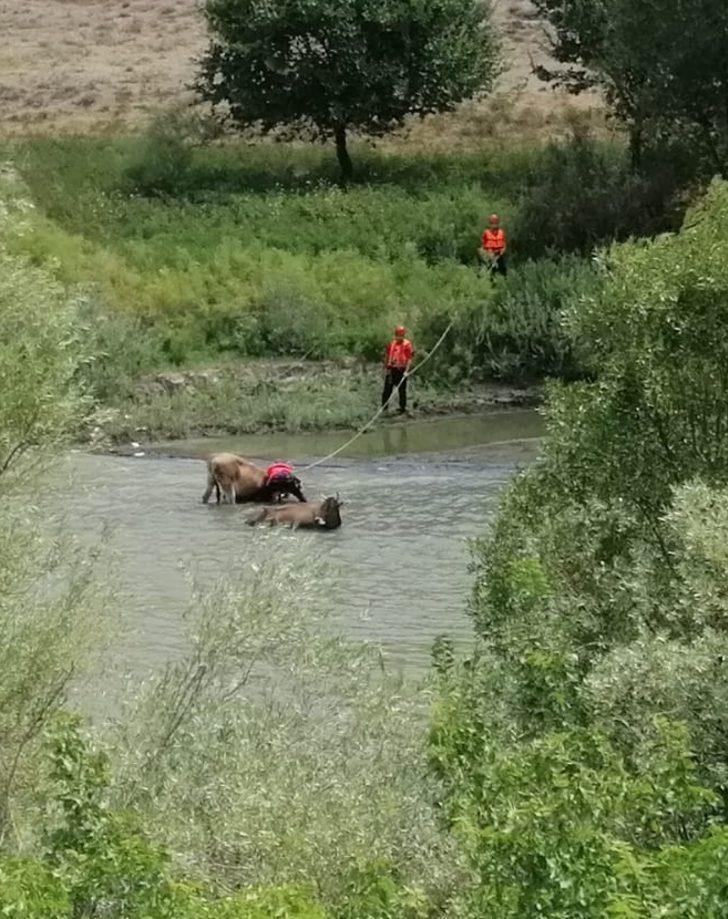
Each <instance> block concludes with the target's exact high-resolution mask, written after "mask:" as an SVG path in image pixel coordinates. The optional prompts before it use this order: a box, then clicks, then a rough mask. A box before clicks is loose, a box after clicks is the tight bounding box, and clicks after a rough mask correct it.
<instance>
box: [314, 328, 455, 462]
mask: <svg viewBox="0 0 728 919" xmlns="http://www.w3.org/2000/svg"><path fill="white" fill-rule="evenodd" d="M454 324H455V320H454V319H451V320H450V322H449V324H448V326H447V328H446V329H445V331H444V332H443V333H442V335H441V336H440V337H439V338H438V339H437V341H436V342H435V346H434V348H432V349H431V350H430V351H428V352H427V354H426V355H425V356H424V357H423V358H422V360H421V361H420V362H419V364H415V366H414V367H413V368H412V370H410V372H409V373H408V374H407V375H406V376H405V377H403V378H402V379H401V380H400V382H399V383H397V385H396V386H395V387H394V389H393V390H392V395H394V393H395V392H397V393H398V392H399V387H400V386H401V385H402V383H404V381H405V380H408V379H409V378H410V377H412V376H414V375H415V373H417V371H418V370H419V369H420V368H421V367H423V366H424V365H425V364H426V363H427V362H428V361H429V359H430V358H431V357H432V355H433V354H434V353H435V352H436V351H437V349H438V348H439V347H440V345H441V344H442V343H443V342H444V341H445V339H446V338H447V335H448V332H449V331H450V329H451V328H452V327H453V325H454ZM390 398H391V397H390ZM386 407H387V406H386V405H380V406H379V408H378V409H377V411H376V412H375V413H374V414H373V415H372V417H371V418H370V419H369V421H367V423H366V424H365V425H363V426H362V427H360V428H359V430H358V431H356V433H355V434H353V435H352V436H351V437H350V438H349V439H348V440H347V441H345V442H344V443H343V444H342V445H341V446H340V447H337V448H336V450H332V451H331V453H327V454H326V456H323V457H322V458H321V459H319V460H316V462H314V463H309V464H308V466H301V467H300V469H301V472H308V470H309V469H315V468H316V467H317V466H322V465H323V464H324V463H326V462H328V461H329V460H331V459H333V458H334V457H335V456H338V455H339V453H342V452H343V451H344V450H346V448H347V447H350V446H351V445H352V444H353V443H355V442H356V441H357V440H358V439H359V438H360V437H361V436H362V434H366V432H367V431H368V430H369V428H370V427H371V426H372V425H373V424H374V422H375V421H376V420H377V419H378V418H379V416H380V415H381V414H382V412H383V411H384V410H385V408H386Z"/></svg>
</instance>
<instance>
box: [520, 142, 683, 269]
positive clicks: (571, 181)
mask: <svg viewBox="0 0 728 919" xmlns="http://www.w3.org/2000/svg"><path fill="white" fill-rule="evenodd" d="M688 180H689V177H688V175H686V174H685V172H684V170H681V169H680V168H679V167H678V163H677V160H676V159H674V158H671V157H670V154H669V152H667V153H665V154H664V157H663V161H660V159H659V158H658V157H656V156H653V157H652V158H651V159H650V162H649V163H646V164H645V168H644V170H643V171H640V172H634V171H633V170H632V168H631V165H630V163H629V158H628V156H627V154H626V153H625V151H624V150H623V148H622V147H621V146H613V147H608V146H604V145H602V144H597V143H596V142H595V141H593V140H591V139H590V138H589V137H588V136H585V135H584V134H583V133H579V132H577V133H575V134H574V135H573V136H572V137H571V139H570V140H569V141H568V142H566V143H564V144H556V143H552V144H550V145H549V147H547V149H546V151H545V153H544V154H543V156H542V159H541V160H540V161H539V162H537V163H535V164H534V166H533V168H532V170H531V172H530V175H528V176H527V177H526V179H525V182H524V185H525V187H524V189H523V190H522V192H521V195H520V200H519V208H518V213H517V217H516V220H515V223H514V226H513V229H512V236H513V239H514V241H515V249H516V251H518V252H519V253H520V254H521V257H523V256H529V257H530V258H540V257H542V256H544V255H548V254H552V255H553V254H554V253H557V252H559V253H564V252H578V253H581V254H583V255H587V254H589V253H590V252H591V251H592V250H593V249H594V248H595V247H596V246H598V245H599V244H603V243H608V242H611V241H613V240H624V239H627V238H628V237H630V236H653V235H655V234H656V233H659V232H663V231H665V230H670V229H676V228H677V226H678V225H679V220H680V217H681V214H682V206H681V203H682V202H681V198H680V190H681V188H682V187H684V185H685V184H686V182H687V181H688Z"/></svg>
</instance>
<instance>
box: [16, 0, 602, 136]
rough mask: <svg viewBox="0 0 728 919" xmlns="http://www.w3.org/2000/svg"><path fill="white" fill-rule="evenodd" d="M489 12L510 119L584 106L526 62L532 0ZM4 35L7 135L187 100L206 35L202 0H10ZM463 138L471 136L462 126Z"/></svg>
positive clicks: (486, 113)
mask: <svg viewBox="0 0 728 919" xmlns="http://www.w3.org/2000/svg"><path fill="white" fill-rule="evenodd" d="M494 11H495V17H496V21H497V23H498V25H499V27H500V28H501V29H502V33H503V40H504V53H505V57H506V61H507V64H508V69H507V72H506V73H505V74H504V75H503V77H502V78H501V81H500V84H499V88H500V90H501V93H505V94H507V95H508V99H509V102H508V106H507V108H508V111H509V120H511V119H512V117H513V115H514V112H513V101H514V100H513V96H514V94H516V95H517V96H518V99H517V109H518V115H519V117H520V118H521V119H522V120H524V121H525V122H526V124H527V125H531V126H533V127H539V128H540V127H542V126H543V124H544V123H545V122H546V123H548V122H549V121H551V120H553V118H554V116H556V117H557V119H558V120H561V115H562V114H563V111H564V109H565V108H570V107H573V106H574V105H576V104H578V107H579V108H583V107H584V105H585V102H584V100H579V101H578V103H575V102H574V101H573V100H570V99H565V98H564V97H563V95H561V94H558V93H554V92H552V91H551V90H550V89H548V88H547V87H545V86H543V85H540V84H539V83H538V81H537V80H535V79H534V78H533V76H532V75H531V73H530V66H531V64H530V62H531V59H533V60H537V61H540V62H542V61H543V60H544V58H545V54H544V51H543V49H542V47H541V45H542V35H543V33H542V27H541V24H540V23H539V22H538V21H537V20H536V18H535V14H534V10H533V7H532V6H531V3H530V0H496V2H495V4H494ZM0 34H2V35H3V36H4V38H5V41H4V43H5V46H6V49H7V50H6V52H5V54H4V55H3V56H2V57H0V132H2V133H4V134H9V133H13V134H15V133H21V132H27V131H28V130H33V131H48V130H51V131H77V130H83V131H86V130H94V131H99V130H104V131H108V130H110V131H114V130H119V129H121V128H123V127H126V126H129V125H133V124H138V123H139V122H143V121H144V120H145V119H146V118H148V116H149V114H150V113H151V112H154V111H155V110H157V109H159V108H160V107H164V106H169V105H171V104H174V103H175V102H180V101H184V100H185V99H186V98H189V97H190V92H189V89H188V88H187V85H186V84H188V83H189V81H190V80H191V79H192V76H193V74H194V69H195V66H194V61H195V58H196V57H197V56H198V55H199V54H200V52H201V51H202V50H203V48H204V46H205V41H206V39H205V27H204V21H203V18H202V15H201V13H200V9H199V2H198V0H161V2H155V0H122V2H114V3H110V2H109V0H26V2H22V3H21V2H19V0H6V2H0ZM587 104H589V102H588V100H587ZM494 106H495V110H494V111H493V109H494ZM499 106H500V108H499ZM503 110H504V106H503V104H502V102H499V100H498V99H497V98H496V99H495V101H494V102H491V103H488V104H486V105H480V106H478V107H477V110H475V111H473V110H471V111H469V120H471V121H472V120H473V118H474V120H475V122H476V130H481V129H482V128H484V129H485V133H486V134H487V133H489V132H488V124H490V123H491V121H492V120H493V118H494V116H495V124H498V123H499V122H500V121H501V120H502V113H503ZM524 113H525V117H524ZM479 121H483V122H484V125H480V127H478V122H479ZM434 127H435V130H434V131H430V129H429V128H428V131H429V133H431V134H432V135H433V136H434V138H435V139H437V136H438V135H439V134H441V133H444V134H445V135H447V136H448V137H449V138H450V140H451V141H454V140H455V138H454V137H453V136H452V135H453V133H455V134H457V135H460V134H461V133H462V132H461V131H459V130H456V131H454V128H455V127H456V125H455V124H454V123H453V121H452V116H451V117H450V118H449V119H448V118H446V119H443V120H441V121H436V122H435V123H434ZM457 127H460V126H459V125H457ZM419 130H420V129H419V128H418V136H419ZM460 139H461V140H466V141H467V132H466V134H465V136H464V137H462V138H460Z"/></svg>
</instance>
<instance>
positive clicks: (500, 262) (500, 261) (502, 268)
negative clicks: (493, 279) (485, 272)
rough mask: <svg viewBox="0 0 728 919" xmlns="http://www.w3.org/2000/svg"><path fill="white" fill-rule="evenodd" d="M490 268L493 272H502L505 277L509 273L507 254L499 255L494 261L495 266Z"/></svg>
mask: <svg viewBox="0 0 728 919" xmlns="http://www.w3.org/2000/svg"><path fill="white" fill-rule="evenodd" d="M490 270H491V273H492V274H502V275H503V277H505V276H506V275H507V274H508V266H507V265H506V257H505V255H499V256H498V258H497V259H495V261H494V262H493V267H492V268H491V269H490Z"/></svg>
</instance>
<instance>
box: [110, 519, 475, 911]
mask: <svg viewBox="0 0 728 919" xmlns="http://www.w3.org/2000/svg"><path fill="white" fill-rule="evenodd" d="M269 554H270V555H271V556H272V555H275V561H269V562H267V563H264V564H260V565H255V564H254V565H248V566H246V568H245V570H244V571H243V573H242V574H241V575H240V576H239V577H238V578H237V579H235V580H234V581H229V580H228V581H227V582H225V583H221V584H219V585H218V587H217V588H216V589H214V590H212V591H211V592H210V591H208V592H206V593H201V594H198V595H197V596H195V597H194V598H193V600H192V603H191V606H190V610H189V613H188V617H187V618H188V630H189V651H188V653H187V654H186V655H185V656H184V657H183V658H182V659H180V660H178V661H176V662H174V663H171V664H169V665H168V666H167V667H166V668H164V669H163V670H162V671H161V672H160V673H158V674H157V675H155V676H153V677H152V678H151V679H150V680H149V681H148V682H147V683H146V684H145V685H144V686H142V687H141V689H140V690H139V692H138V693H137V694H136V697H135V698H133V699H132V700H131V701H130V704H129V707H128V708H127V710H126V712H125V715H124V717H123V719H122V720H121V722H120V725H119V728H118V730H117V731H116V733H115V735H114V739H113V744H114V747H115V750H116V753H115V761H116V764H117V775H118V777H119V785H118V786H117V789H116V795H117V801H118V803H119V805H121V806H123V807H134V808H135V809H137V810H138V811H140V812H141V813H143V814H144V815H146V824H147V826H149V827H151V828H153V833H154V836H155V837H156V838H157V839H158V840H159V841H162V842H164V843H165V845H166V846H167V847H168V848H169V850H170V851H171V852H173V853H174V854H175V856H176V859H177V860H178V863H180V864H183V865H185V867H186V869H187V870H188V871H192V872H195V873H198V874H199V875H200V876H202V877H206V878H208V879H214V880H216V881H217V882H218V883H222V884H224V885H233V886H239V885H248V884H289V883H300V882H302V881H308V882H311V883H313V884H314V885H315V887H316V889H317V891H318V892H319V894H320V895H321V896H322V897H323V898H324V900H325V901H327V902H329V903H331V902H333V901H336V899H337V897H339V896H341V894H342V891H343V890H344V888H345V887H346V886H347V884H348V883H349V881H350V878H351V875H352V873H353V872H355V871H356V870H358V869H359V868H360V867H361V866H364V865H372V864H375V863H377V862H379V863H380V864H381V865H382V866H384V865H388V866H390V867H391V868H394V870H396V871H397V873H398V875H399V876H400V877H401V878H402V881H403V883H404V884H406V885H408V886H411V887H419V888H421V889H427V890H428V891H429V892H432V893H434V892H438V891H439V893H438V896H442V895H444V893H445V892H446V891H447V890H448V889H449V885H450V884H452V882H453V880H454V876H455V875H454V872H456V870H457V866H456V864H455V863H454V862H453V861H452V858H451V853H450V851H449V846H448V842H447V839H446V837H444V836H443V835H441V833H440V829H439V828H438V824H437V818H436V815H435V812H434V811H433V810H432V809H431V804H430V802H431V801H432V799H433V797H434V795H435V788H434V787H433V786H432V785H431V784H430V780H429V779H428V777H427V775H426V768H425V763H424V759H423V741H424V735H425V732H426V722H425V718H424V715H425V711H426V695H425V694H422V695H420V694H419V693H417V692H413V691H412V690H411V689H406V688H405V687H404V686H402V685H401V684H400V682H399V680H398V679H397V678H395V677H393V676H391V675H388V674H387V673H386V672H385V671H384V670H383V669H382V667H381V662H380V661H379V658H378V655H377V653H376V651H374V650H373V649H368V648H366V647H363V646H351V645H347V644H346V643H345V642H343V641H342V640H341V639H339V638H337V637H336V635H335V633H334V631H333V629H332V625H331V623H330V621H329V620H328V611H327V602H326V594H327V592H328V591H329V590H330V586H329V583H328V579H327V577H326V576H325V575H324V574H323V573H322V572H321V571H318V572H317V571H310V570H309V571H303V570H302V566H301V564H300V562H298V561H296V560H295V559H294V556H293V554H292V553H291V552H288V551H286V546H285V543H284V542H283V541H282V540H280V539H276V537H275V536H273V537H272V538H271V552H270V553H269ZM381 873H385V869H382V872H381Z"/></svg>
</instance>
